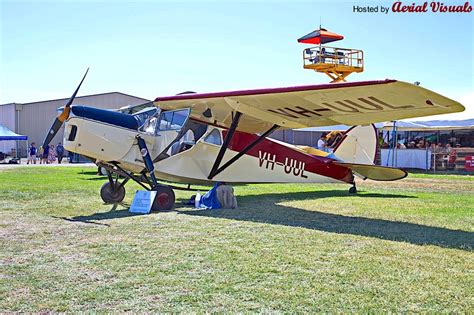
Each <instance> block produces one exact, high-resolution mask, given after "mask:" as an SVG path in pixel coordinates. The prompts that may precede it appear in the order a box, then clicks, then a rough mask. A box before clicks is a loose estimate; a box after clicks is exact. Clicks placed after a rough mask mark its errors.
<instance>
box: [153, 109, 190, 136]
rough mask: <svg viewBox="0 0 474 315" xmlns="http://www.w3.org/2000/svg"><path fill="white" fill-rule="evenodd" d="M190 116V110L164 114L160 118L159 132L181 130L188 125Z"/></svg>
mask: <svg viewBox="0 0 474 315" xmlns="http://www.w3.org/2000/svg"><path fill="white" fill-rule="evenodd" d="M188 116H189V109H183V110H178V111H169V112H162V113H161V117H160V126H159V130H160V131H165V130H179V129H181V128H182V127H183V125H184V124H185V123H186V121H187V119H188Z"/></svg>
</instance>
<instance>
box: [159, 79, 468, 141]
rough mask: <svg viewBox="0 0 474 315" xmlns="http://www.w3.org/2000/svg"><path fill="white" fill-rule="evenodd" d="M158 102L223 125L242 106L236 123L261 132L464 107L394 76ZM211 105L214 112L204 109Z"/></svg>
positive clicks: (367, 121)
mask: <svg viewBox="0 0 474 315" xmlns="http://www.w3.org/2000/svg"><path fill="white" fill-rule="evenodd" d="M155 105H156V106H159V107H161V108H162V109H163V110H172V109H179V108H188V107H190V108H191V117H192V118H194V119H197V120H201V121H204V122H207V123H210V124H215V125H218V126H221V127H224V128H228V127H229V126H230V124H231V122H232V118H233V115H234V113H235V112H237V111H238V112H241V113H242V114H244V115H243V117H242V119H241V120H240V123H239V126H238V128H237V129H238V130H240V131H244V132H248V133H261V132H264V131H265V130H268V129H269V128H270V127H271V126H273V125H278V126H280V128H282V129H286V128H304V127H317V126H330V125H338V124H344V125H366V124H370V123H375V122H382V121H391V120H399V119H404V118H412V117H421V116H429V115H438V114H446V113H453V112H460V111H463V110H464V107H463V106H462V105H461V104H459V103H458V102H456V101H454V100H451V99H449V98H446V97H444V96H442V95H440V94H437V93H435V92H432V91H430V90H427V89H425V88H422V87H419V86H416V85H413V84H410V83H405V82H400V81H394V80H385V81H367V82H355V83H336V84H323V85H310V86H298V87H288V88H276V89H261V90H245V91H233V92H223V93H207V94H186V95H176V96H171V97H159V98H157V99H156V100H155ZM208 109H209V110H210V111H211V113H212V116H211V117H205V116H204V114H203V113H204V112H205V111H206V110H208ZM207 112H208V113H209V111H207ZM206 116H209V115H206Z"/></svg>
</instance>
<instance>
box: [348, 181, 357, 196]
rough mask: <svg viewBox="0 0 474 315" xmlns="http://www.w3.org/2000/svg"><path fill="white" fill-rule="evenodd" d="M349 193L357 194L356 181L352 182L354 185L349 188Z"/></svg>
mask: <svg viewBox="0 0 474 315" xmlns="http://www.w3.org/2000/svg"><path fill="white" fill-rule="evenodd" d="M349 194H357V188H356V184H355V182H353V183H352V187H351V188H349Z"/></svg>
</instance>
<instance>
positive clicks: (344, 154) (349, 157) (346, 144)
mask: <svg viewBox="0 0 474 315" xmlns="http://www.w3.org/2000/svg"><path fill="white" fill-rule="evenodd" d="M334 154H335V155H336V157H337V158H338V159H340V160H342V161H344V162H346V163H356V164H368V165H373V164H374V163H375V157H376V154H377V129H376V128H375V126H374V125H373V124H372V125H368V126H354V127H352V128H351V129H349V130H347V131H346V132H345V133H344V135H343V137H342V139H341V141H340V142H339V143H338V144H337V146H336V148H335V149H334Z"/></svg>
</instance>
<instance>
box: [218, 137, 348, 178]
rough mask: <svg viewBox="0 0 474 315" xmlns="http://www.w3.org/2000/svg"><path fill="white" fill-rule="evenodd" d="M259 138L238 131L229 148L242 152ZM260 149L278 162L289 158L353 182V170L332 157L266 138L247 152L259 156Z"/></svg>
mask: <svg viewBox="0 0 474 315" xmlns="http://www.w3.org/2000/svg"><path fill="white" fill-rule="evenodd" d="M222 133H223V135H224V137H225V136H226V135H227V130H224V131H223V132H222ZM257 138H258V136H257V135H254V134H250V133H245V132H241V131H236V132H235V133H234V136H233V137H232V141H231V142H230V144H229V149H230V150H232V151H237V152H240V151H242V150H243V149H244V148H245V147H246V146H247V145H248V144H249V143H251V142H253V141H254V140H256V139H257ZM259 151H261V152H263V153H265V152H266V153H267V154H270V155H272V157H273V156H275V162H278V163H282V164H285V163H288V161H289V160H292V161H296V162H297V163H300V162H302V163H304V165H305V166H304V170H305V171H306V172H310V173H314V174H318V175H322V176H326V177H331V178H334V179H337V180H340V181H343V182H346V183H352V182H353V176H352V171H351V170H350V169H348V168H347V167H343V166H340V165H337V164H334V163H333V161H334V160H333V159H330V158H325V157H320V156H314V155H310V154H305V153H302V152H300V151H297V150H293V149H291V148H289V147H287V146H285V145H282V144H279V143H277V142H274V141H271V140H269V139H264V140H263V141H262V142H260V143H259V144H258V145H256V146H255V147H254V148H252V149H251V150H250V151H249V152H247V154H248V155H250V156H254V157H256V158H259V157H260V154H261V153H260V154H259Z"/></svg>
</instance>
